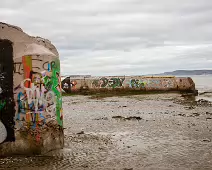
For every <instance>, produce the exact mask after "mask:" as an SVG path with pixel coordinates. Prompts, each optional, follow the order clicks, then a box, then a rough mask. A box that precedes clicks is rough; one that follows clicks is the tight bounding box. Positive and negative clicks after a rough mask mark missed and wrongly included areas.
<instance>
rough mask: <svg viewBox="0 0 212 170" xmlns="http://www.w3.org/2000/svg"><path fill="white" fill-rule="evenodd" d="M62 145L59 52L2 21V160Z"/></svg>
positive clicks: (0, 90) (0, 73) (0, 47)
mask: <svg viewBox="0 0 212 170" xmlns="http://www.w3.org/2000/svg"><path fill="white" fill-rule="evenodd" d="M63 145H64V135H63V115H62V95H61V81H60V60H59V54H58V52H57V50H56V48H55V47H54V46H53V45H52V44H51V42H50V41H48V40H46V39H43V38H40V37H31V36H29V35H27V34H26V33H24V32H23V31H22V30H21V29H20V28H18V27H15V26H12V25H8V24H5V23H0V156H1V155H10V154H42V153H45V152H48V151H50V150H53V149H59V148H63Z"/></svg>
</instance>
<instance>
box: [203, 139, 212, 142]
mask: <svg viewBox="0 0 212 170" xmlns="http://www.w3.org/2000/svg"><path fill="white" fill-rule="evenodd" d="M202 141H203V142H211V140H210V139H203V140H202Z"/></svg>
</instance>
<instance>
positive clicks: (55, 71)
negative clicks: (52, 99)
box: [51, 59, 63, 126]
mask: <svg viewBox="0 0 212 170" xmlns="http://www.w3.org/2000/svg"><path fill="white" fill-rule="evenodd" d="M51 67H52V77H51V82H52V91H53V92H54V94H55V96H56V116H57V122H58V124H59V125H60V126H63V120H62V113H61V112H62V94H61V81H60V61H59V59H56V60H55V61H54V62H53V64H52V66H51Z"/></svg>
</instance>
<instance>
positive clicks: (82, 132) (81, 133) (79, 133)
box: [77, 131, 85, 135]
mask: <svg viewBox="0 0 212 170" xmlns="http://www.w3.org/2000/svg"><path fill="white" fill-rule="evenodd" d="M83 134H85V132H84V131H81V132H78V133H77V135H83Z"/></svg>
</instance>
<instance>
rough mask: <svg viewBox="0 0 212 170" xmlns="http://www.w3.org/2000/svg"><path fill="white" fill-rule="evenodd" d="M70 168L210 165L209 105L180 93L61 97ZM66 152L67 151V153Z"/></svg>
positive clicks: (149, 167) (211, 118) (142, 167)
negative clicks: (99, 97)
mask: <svg viewBox="0 0 212 170" xmlns="http://www.w3.org/2000/svg"><path fill="white" fill-rule="evenodd" d="M63 103H64V104H63V106H64V114H65V128H66V130H65V141H66V143H65V145H66V146H65V149H64V150H63V151H62V155H63V157H66V159H68V160H69V162H70V163H69V164H67V166H70V167H69V168H73V169H181V170H182V169H212V162H211V160H212V153H211V147H212V142H211V140H212V135H211V130H212V111H211V104H210V103H209V102H207V101H203V100H199V101H198V102H195V101H193V100H190V99H188V100H186V99H185V98H183V97H181V95H180V94H154V95H135V96H125V97H110V98H103V99H91V98H90V97H89V96H74V97H64V99H63ZM68 155H69V156H68Z"/></svg>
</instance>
